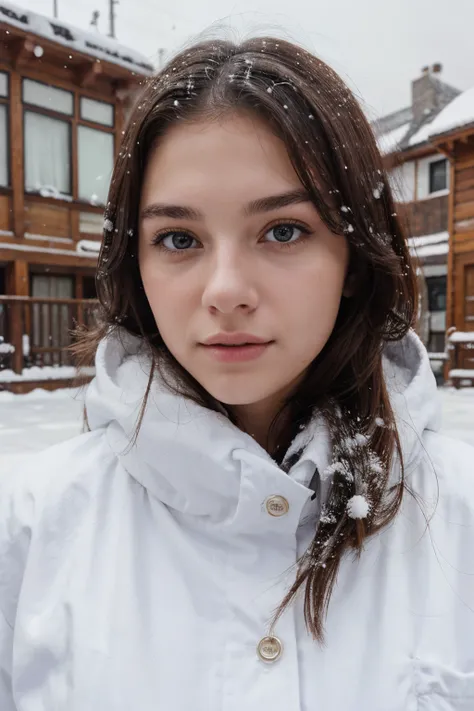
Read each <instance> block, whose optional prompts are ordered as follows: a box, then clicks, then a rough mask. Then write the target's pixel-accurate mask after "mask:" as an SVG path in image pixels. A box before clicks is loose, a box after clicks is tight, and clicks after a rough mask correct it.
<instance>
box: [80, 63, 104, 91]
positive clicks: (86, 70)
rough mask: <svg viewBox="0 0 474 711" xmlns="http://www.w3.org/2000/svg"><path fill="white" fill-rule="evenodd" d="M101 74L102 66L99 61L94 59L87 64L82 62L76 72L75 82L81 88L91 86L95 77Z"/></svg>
mask: <svg viewBox="0 0 474 711" xmlns="http://www.w3.org/2000/svg"><path fill="white" fill-rule="evenodd" d="M102 74H103V67H102V64H101V62H99V61H95V62H90V63H88V64H84V65H83V66H82V67H79V69H78V70H77V72H76V76H77V83H78V84H79V86H81V87H82V88H83V89H85V88H86V87H91V86H93V85H94V84H95V82H96V79H97V78H98V77H99V76H101V75H102Z"/></svg>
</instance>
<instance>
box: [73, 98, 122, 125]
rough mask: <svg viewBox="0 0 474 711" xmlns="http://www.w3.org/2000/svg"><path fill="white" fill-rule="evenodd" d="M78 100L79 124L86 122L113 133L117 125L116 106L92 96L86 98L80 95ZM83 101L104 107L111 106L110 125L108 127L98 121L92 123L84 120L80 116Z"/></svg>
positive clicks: (90, 120) (86, 119)
mask: <svg viewBox="0 0 474 711" xmlns="http://www.w3.org/2000/svg"><path fill="white" fill-rule="evenodd" d="M78 99H79V115H78V118H79V122H81V123H82V122H83V121H84V122H86V123H90V124H93V125H94V126H97V127H98V126H101V127H102V128H105V129H107V130H108V131H110V132H112V131H115V127H116V123H117V116H116V113H117V111H116V109H117V106H116V104H114V103H113V102H110V101H104V100H103V99H96V98H94V97H92V96H87V95H86V94H83V93H80V94H79V96H78ZM83 99H89V101H95V102H96V103H97V104H104V105H105V106H111V107H112V124H111V125H110V126H109V125H108V124H105V123H100V122H99V121H93V120H92V119H88V118H84V116H83V115H82V100H83Z"/></svg>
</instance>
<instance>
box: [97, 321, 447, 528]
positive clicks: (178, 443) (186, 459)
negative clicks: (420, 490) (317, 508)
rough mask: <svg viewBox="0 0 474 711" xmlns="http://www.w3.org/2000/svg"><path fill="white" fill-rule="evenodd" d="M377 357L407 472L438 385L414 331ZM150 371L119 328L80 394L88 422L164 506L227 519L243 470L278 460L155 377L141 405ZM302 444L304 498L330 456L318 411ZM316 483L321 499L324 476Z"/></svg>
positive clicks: (433, 414) (433, 412) (296, 470)
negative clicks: (83, 396)
mask: <svg viewBox="0 0 474 711" xmlns="http://www.w3.org/2000/svg"><path fill="white" fill-rule="evenodd" d="M383 360H384V372H385V377H386V382H387V386H388V389H389V393H390V399H391V402H392V407H393V408H394V411H395V416H396V420H397V425H398V429H399V433H400V439H401V443H402V450H403V455H404V464H405V471H406V475H408V476H409V475H410V472H412V471H413V470H414V468H415V467H416V465H417V463H418V460H419V457H420V456H421V453H422V451H423V443H422V436H423V433H424V431H425V430H437V429H439V419H440V418H439V412H440V410H439V403H438V396H437V389H436V383H435V379H434V376H433V373H432V371H431V367H430V363H429V360H428V356H427V353H426V350H425V348H424V346H423V344H422V343H421V341H420V340H419V338H418V337H417V336H416V334H415V333H414V332H409V333H408V334H407V336H406V337H405V338H404V339H403V340H402V341H400V342H396V343H391V344H388V345H387V346H386V348H385V351H384V356H383ZM149 373H150V361H149V358H148V357H147V356H146V355H145V353H144V349H143V346H142V344H141V341H140V339H138V338H135V337H133V336H131V335H130V334H128V333H127V332H125V331H124V330H120V331H117V332H116V333H114V334H113V335H112V334H111V335H109V336H108V337H107V338H106V339H104V340H103V341H102V342H101V344H100V345H99V348H98V350H97V355H96V376H95V378H94V380H93V381H92V382H91V383H90V385H89V387H88V390H87V394H86V409H87V419H88V424H89V427H90V428H91V429H92V430H97V429H105V430H106V436H107V439H108V442H109V445H110V447H111V448H112V450H113V451H114V453H115V454H116V455H117V457H118V458H119V459H120V461H121V463H122V465H123V466H124V467H125V469H126V470H127V471H128V472H129V474H130V475H131V476H133V477H134V478H135V479H136V480H137V481H138V482H139V483H140V484H141V485H142V486H143V487H145V488H146V489H147V490H148V491H149V493H150V494H152V495H153V496H155V497H157V498H158V499H159V500H161V501H162V502H163V503H164V504H166V505H167V506H169V507H171V508H173V509H176V510H178V511H181V512H183V513H189V514H193V515H198V516H205V517H208V518H210V519H211V520H213V521H215V520H223V519H225V518H228V517H230V516H232V514H233V513H234V512H235V510H236V507H237V506H238V501H239V495H240V488H241V485H242V476H241V474H242V471H243V469H245V468H252V469H253V470H257V471H258V470H264V469H266V468H272V469H275V468H277V469H278V465H277V464H276V463H275V462H274V461H273V459H272V458H271V457H270V455H269V454H268V453H267V452H266V451H265V450H264V449H263V448H262V447H261V446H260V445H259V444H257V443H256V442H255V440H253V439H252V438H251V437H250V436H249V435H247V434H245V433H243V432H242V431H241V430H239V429H238V428H237V427H235V426H234V425H233V424H232V423H231V422H230V421H229V420H228V418H227V417H226V416H225V415H224V414H220V413H217V412H214V411H211V410H208V409H206V408H204V407H201V406H199V405H197V404H196V403H194V402H192V401H191V400H189V399H187V398H184V397H181V396H178V395H176V394H174V393H172V392H171V391H170V390H169V389H168V388H167V387H166V386H165V385H164V384H163V383H162V382H161V381H160V379H159V378H158V377H155V378H154V380H153V382H152V384H151V388H150V391H149V397H148V401H147V405H146V407H145V409H144V410H143V411H142V403H143V399H144V396H145V393H146V390H147V387H148V381H149ZM140 418H141V425H140V428H139V430H138V434H136V432H137V425H138V423H139V421H140ZM302 450H303V453H302V455H301V456H300V457H299V459H298V461H297V463H296V464H295V465H294V466H293V467H292V468H291V469H290V471H289V476H290V477H291V478H292V479H293V480H294V481H296V482H297V483H298V484H299V485H300V486H301V495H302V496H306V497H308V498H309V496H310V494H311V492H308V489H307V488H306V487H307V486H308V484H309V481H310V479H311V477H312V475H313V474H314V471H315V468H316V467H317V468H318V470H319V472H324V470H325V469H326V468H327V467H328V465H329V463H330V461H331V452H330V439H329V432H328V428H327V426H326V423H325V422H324V421H323V418H322V417H321V416H318V415H315V417H314V418H313V420H312V421H311V422H310V424H309V425H308V427H307V428H305V430H303V431H302V432H301V433H300V434H299V435H298V436H297V438H296V439H295V441H294V442H293V444H292V446H291V448H290V451H289V453H288V454H291V453H292V452H293V451H295V452H296V451H299V452H301V451H302ZM287 456H288V455H287ZM396 467H397V465H396V463H394V469H395V468H396ZM285 476H286V475H285ZM393 476H397V473H396V471H394V473H393ZM322 486H323V490H322V496H321V498H322V499H324V486H325V483H324V481H323V483H322Z"/></svg>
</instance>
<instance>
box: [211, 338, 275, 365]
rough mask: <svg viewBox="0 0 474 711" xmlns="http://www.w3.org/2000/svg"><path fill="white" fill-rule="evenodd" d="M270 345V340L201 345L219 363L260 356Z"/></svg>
mask: <svg viewBox="0 0 474 711" xmlns="http://www.w3.org/2000/svg"><path fill="white" fill-rule="evenodd" d="M271 345H272V341H269V342H267V343H243V344H240V345H235V346H232V345H222V344H217V343H215V344H212V345H208V346H207V345H203V346H202V347H203V348H204V349H205V350H206V352H207V353H208V354H209V355H210V356H211V357H212V358H214V359H215V360H217V361H219V362H221V363H243V362H245V361H249V360H255V359H257V358H260V356H262V355H263V354H264V353H265V351H266V350H267V349H268V348H269V347H270V346H271Z"/></svg>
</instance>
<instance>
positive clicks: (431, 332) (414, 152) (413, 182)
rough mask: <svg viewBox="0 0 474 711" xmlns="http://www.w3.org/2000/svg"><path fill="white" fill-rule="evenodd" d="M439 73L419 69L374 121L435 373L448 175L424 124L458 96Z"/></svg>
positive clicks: (441, 342)
mask: <svg viewBox="0 0 474 711" xmlns="http://www.w3.org/2000/svg"><path fill="white" fill-rule="evenodd" d="M441 72H442V67H441V65H439V64H435V65H433V66H432V67H425V68H423V70H422V73H421V76H420V77H419V78H417V79H415V80H414V81H413V82H412V87H411V95H412V102H411V105H410V106H409V107H407V108H404V109H402V110H400V111H397V112H395V113H393V114H390V115H388V116H385V117H382V118H381V119H379V120H378V121H376V122H375V123H374V129H375V132H376V135H377V139H378V143H379V146H380V149H381V151H382V153H383V155H384V158H385V161H386V165H387V168H388V170H389V174H390V176H391V182H392V188H393V191H394V194H395V198H396V199H397V201H398V203H399V204H398V211H399V214H400V215H401V217H402V220H403V221H404V223H405V225H406V228H407V233H408V235H409V244H410V247H411V251H412V254H413V256H414V257H415V258H416V259H417V261H418V264H419V267H420V269H421V270H422V272H423V275H424V277H425V280H426V286H427V302H428V303H427V307H428V309H427V311H428V313H427V317H428V337H427V343H426V345H427V348H428V351H429V352H430V353H431V354H432V365H433V369H434V370H435V372H437V373H439V374H440V375H441V373H442V371H443V354H444V351H445V334H446V327H447V321H446V306H447V282H448V251H449V204H450V194H451V171H450V165H449V160H448V158H447V156H446V155H444V154H443V153H440V152H439V150H438V148H437V147H436V146H435V145H434V144H433V143H432V142H431V140H430V126H431V125H432V124H433V122H434V121H435V120H436V118H437V117H438V116H439V115H440V114H441V113H442V112H443V111H444V109H445V108H446V107H447V106H449V105H450V104H451V103H452V102H453V101H454V100H455V99H456V97H457V96H459V93H460V92H459V91H458V90H457V89H455V88H454V87H452V86H450V85H448V84H446V83H445V82H443V81H442V80H441ZM436 356H439V358H438V359H436Z"/></svg>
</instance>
